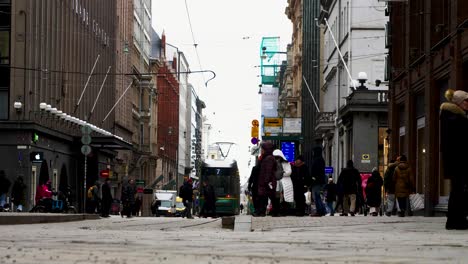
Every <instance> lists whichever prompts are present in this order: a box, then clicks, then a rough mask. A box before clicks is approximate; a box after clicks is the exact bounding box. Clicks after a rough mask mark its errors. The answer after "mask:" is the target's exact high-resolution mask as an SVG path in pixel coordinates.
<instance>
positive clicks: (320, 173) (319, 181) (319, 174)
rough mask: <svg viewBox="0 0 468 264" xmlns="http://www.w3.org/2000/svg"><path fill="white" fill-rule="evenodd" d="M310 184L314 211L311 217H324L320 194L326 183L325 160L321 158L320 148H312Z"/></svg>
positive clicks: (324, 209)
mask: <svg viewBox="0 0 468 264" xmlns="http://www.w3.org/2000/svg"><path fill="white" fill-rule="evenodd" d="M310 172H311V176H312V182H311V188H310V191H311V193H312V197H313V198H314V202H315V208H316V211H315V213H314V214H311V216H324V215H326V213H327V210H326V208H325V205H324V204H323V202H322V196H321V192H322V189H323V186H324V185H325V183H326V180H325V160H324V159H323V157H322V148H321V147H316V148H314V159H313V161H312V167H311V169H310Z"/></svg>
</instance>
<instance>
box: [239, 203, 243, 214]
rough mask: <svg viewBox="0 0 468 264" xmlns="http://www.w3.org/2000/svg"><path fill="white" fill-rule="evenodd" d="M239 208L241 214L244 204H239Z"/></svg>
mask: <svg viewBox="0 0 468 264" xmlns="http://www.w3.org/2000/svg"><path fill="white" fill-rule="evenodd" d="M239 209H240V213H241V214H243V213H244V204H242V203H241V204H240V205H239Z"/></svg>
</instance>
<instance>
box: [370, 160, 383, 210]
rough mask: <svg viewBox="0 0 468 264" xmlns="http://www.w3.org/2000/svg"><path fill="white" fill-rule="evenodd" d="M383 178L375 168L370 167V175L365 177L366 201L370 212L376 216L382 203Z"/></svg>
mask: <svg viewBox="0 0 468 264" xmlns="http://www.w3.org/2000/svg"><path fill="white" fill-rule="evenodd" d="M382 185H383V180H382V176H380V173H379V170H378V169H377V168H375V167H374V168H373V169H372V175H371V176H370V177H369V179H367V185H366V203H367V206H369V207H370V214H371V215H372V216H377V215H378V212H379V210H380V205H381V204H382Z"/></svg>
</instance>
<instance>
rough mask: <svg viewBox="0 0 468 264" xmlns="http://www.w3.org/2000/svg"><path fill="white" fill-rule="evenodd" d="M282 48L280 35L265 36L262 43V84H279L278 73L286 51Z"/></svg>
mask: <svg viewBox="0 0 468 264" xmlns="http://www.w3.org/2000/svg"><path fill="white" fill-rule="evenodd" d="M279 49H280V38H279V37H263V38H262V43H261V45H260V75H261V78H262V84H264V85H272V86H275V87H277V86H278V78H277V77H278V73H279V71H280V69H281V62H282V58H283V57H285V54H286V52H282V51H280V50H279Z"/></svg>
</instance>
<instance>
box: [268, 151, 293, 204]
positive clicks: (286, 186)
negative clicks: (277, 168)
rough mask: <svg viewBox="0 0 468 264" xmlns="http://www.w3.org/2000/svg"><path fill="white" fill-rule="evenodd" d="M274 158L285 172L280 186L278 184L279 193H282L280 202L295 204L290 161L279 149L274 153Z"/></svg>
mask: <svg viewBox="0 0 468 264" xmlns="http://www.w3.org/2000/svg"><path fill="white" fill-rule="evenodd" d="M273 156H274V157H275V159H276V161H277V162H278V165H281V167H282V172H283V173H282V176H281V179H280V180H279V181H278V183H279V184H277V186H278V187H277V191H279V192H280V193H281V198H280V201H281V202H286V203H293V202H294V191H293V184H292V181H291V173H292V169H291V164H289V162H288V160H287V159H286V158H285V157H284V154H283V152H282V151H281V150H279V149H276V150H275V151H273Z"/></svg>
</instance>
